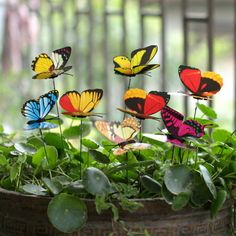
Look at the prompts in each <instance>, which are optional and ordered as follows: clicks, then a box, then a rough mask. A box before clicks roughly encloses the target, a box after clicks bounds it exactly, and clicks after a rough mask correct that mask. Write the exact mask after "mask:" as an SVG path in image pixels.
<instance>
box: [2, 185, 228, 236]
mask: <svg viewBox="0 0 236 236" xmlns="http://www.w3.org/2000/svg"><path fill="white" fill-rule="evenodd" d="M49 201H50V198H48V197H36V196H31V195H24V194H19V193H16V192H12V191H7V190H3V189H0V235H1V236H66V235H69V236H108V235H109V233H111V232H113V236H123V235H124V236H125V235H127V232H125V231H124V230H123V229H122V228H121V227H120V225H118V224H114V223H112V220H111V213H110V211H107V212H104V213H103V214H101V215H98V214H97V213H96V210H95V207H94V202H93V200H85V202H86V204H87V207H88V222H87V224H86V225H85V226H84V228H83V229H82V230H80V231H79V232H75V233H71V234H64V233H61V232H58V231H57V230H56V229H55V228H54V227H53V226H52V225H51V224H50V222H49V221H48V218H47V205H48V202H49ZM138 201H139V202H141V203H142V204H143V205H144V207H143V208H140V209H139V210H138V211H137V212H135V213H133V214H131V213H128V212H125V211H122V212H120V218H121V219H122V220H123V221H125V222H126V225H127V227H128V228H129V229H132V230H133V231H135V232H140V234H139V235H143V234H141V232H143V231H144V230H145V229H146V230H147V231H148V232H149V234H150V235H151V236H190V235H199V236H208V235H211V236H230V235H231V228H230V225H231V205H232V204H231V202H227V203H226V204H225V205H224V207H223V208H222V209H221V211H220V212H219V214H218V215H217V216H216V217H215V218H214V219H211V218H210V214H209V211H207V210H194V209H184V210H181V211H177V212H173V211H172V210H171V208H170V206H169V205H167V204H166V203H165V202H164V201H163V200H160V199H150V200H138Z"/></svg>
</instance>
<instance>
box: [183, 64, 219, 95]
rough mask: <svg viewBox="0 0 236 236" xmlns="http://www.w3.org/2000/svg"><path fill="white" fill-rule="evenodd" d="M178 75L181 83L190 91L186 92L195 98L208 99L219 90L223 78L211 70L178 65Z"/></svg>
mask: <svg viewBox="0 0 236 236" xmlns="http://www.w3.org/2000/svg"><path fill="white" fill-rule="evenodd" d="M179 77H180V80H181V81H182V83H183V85H184V86H185V87H186V88H187V89H188V90H189V91H190V92H191V94H186V95H189V96H193V97H194V98H195V99H204V100H208V99H210V97H212V96H213V95H214V94H216V93H217V92H219V91H220V89H221V87H222V86H223V79H222V78H221V76H220V75H219V74H216V73H215V72H212V71H206V72H201V71H200V70H199V69H197V68H194V67H190V66H185V65H180V66H179Z"/></svg>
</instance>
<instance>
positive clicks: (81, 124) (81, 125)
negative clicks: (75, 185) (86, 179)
mask: <svg viewBox="0 0 236 236" xmlns="http://www.w3.org/2000/svg"><path fill="white" fill-rule="evenodd" d="M82 138H83V120H82V119H81V120H80V140H79V141H80V145H79V156H80V159H81V158H82ZM81 178H82V162H81V161H80V179H81Z"/></svg>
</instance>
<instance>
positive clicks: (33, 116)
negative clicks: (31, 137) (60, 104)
mask: <svg viewBox="0 0 236 236" xmlns="http://www.w3.org/2000/svg"><path fill="white" fill-rule="evenodd" d="M58 96H59V92H58V91H57V90H52V91H50V92H48V93H46V94H44V95H42V96H40V97H39V99H38V100H35V99H31V100H28V101H27V102H25V104H24V105H23V107H22V109H21V113H22V115H23V116H25V117H26V119H27V120H29V121H28V122H27V125H26V126H25V129H26V130H31V129H52V128H55V127H57V125H56V124H53V123H49V122H47V120H51V119H55V118H48V119H46V116H47V115H48V113H49V112H50V111H51V110H52V108H53V106H54V105H55V103H56V102H57V99H58Z"/></svg>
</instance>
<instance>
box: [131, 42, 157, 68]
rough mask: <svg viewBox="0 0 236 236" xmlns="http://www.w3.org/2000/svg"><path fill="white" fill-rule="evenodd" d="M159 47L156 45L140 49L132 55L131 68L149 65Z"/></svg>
mask: <svg viewBox="0 0 236 236" xmlns="http://www.w3.org/2000/svg"><path fill="white" fill-rule="evenodd" d="M157 50H158V47H157V46H156V45H151V46H148V47H145V48H139V49H136V50H134V51H133V52H132V53H131V66H132V68H133V67H135V66H140V65H146V64H147V63H149V62H150V61H151V60H152V59H153V57H154V56H155V55H156V53H157Z"/></svg>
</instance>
